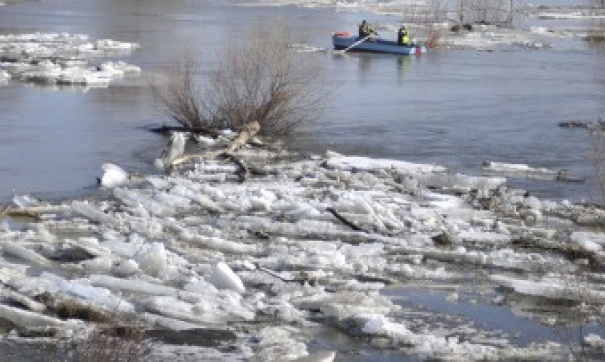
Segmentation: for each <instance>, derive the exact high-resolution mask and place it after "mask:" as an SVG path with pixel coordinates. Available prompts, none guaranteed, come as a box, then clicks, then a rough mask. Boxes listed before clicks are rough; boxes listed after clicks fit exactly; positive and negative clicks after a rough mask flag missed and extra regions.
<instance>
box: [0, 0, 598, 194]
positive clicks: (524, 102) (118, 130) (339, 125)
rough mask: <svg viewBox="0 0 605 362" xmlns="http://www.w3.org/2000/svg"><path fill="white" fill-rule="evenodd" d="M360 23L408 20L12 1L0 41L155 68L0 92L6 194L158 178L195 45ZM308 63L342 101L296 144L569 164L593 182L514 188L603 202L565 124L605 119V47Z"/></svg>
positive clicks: (217, 6)
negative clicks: (132, 174)
mask: <svg viewBox="0 0 605 362" xmlns="http://www.w3.org/2000/svg"><path fill="white" fill-rule="evenodd" d="M544 2H546V3H555V2H552V1H550V2H548V1H544ZM556 3H559V4H560V3H563V4H565V2H561V1H557V2H556ZM361 18H367V19H368V20H369V21H371V22H372V21H374V22H381V23H388V22H389V21H390V22H393V23H396V22H397V19H396V18H387V17H384V16H382V17H381V16H379V15H372V14H366V13H363V12H355V11H337V10H335V9H333V8H297V7H294V6H281V7H276V6H271V7H256V6H233V3H232V2H230V1H194V0H182V1H165V0H146V1H145V2H140V1H135V0H121V1H118V0H112V1H100V0H87V1H79V0H78V1H76V0H44V1H35V2H29V1H27V2H21V3H15V4H11V5H8V6H4V7H0V33H29V32H37V31H39V32H68V33H83V34H88V35H90V36H91V38H94V39H97V38H110V39H115V40H120V41H127V42H136V43H139V44H140V45H141V48H140V49H139V50H136V51H135V52H134V53H132V54H131V55H128V56H124V57H123V60H125V61H127V62H129V63H132V64H136V65H139V66H141V67H142V69H143V73H142V75H141V76H140V77H138V78H136V79H128V80H124V81H121V82H119V83H117V84H115V85H112V86H110V87H109V88H107V89H89V90H83V89H81V88H73V89H62V90H56V89H53V88H43V87H37V86H32V85H25V84H20V83H17V82H11V83H9V84H8V85H5V86H2V87H0V172H1V174H2V181H1V183H0V199H8V198H10V197H11V196H12V195H14V194H16V193H32V194H34V195H38V196H40V197H43V198H60V197H67V196H73V195H79V194H84V193H90V192H94V191H95V190H96V185H95V182H96V177H97V176H99V175H100V173H101V168H100V166H101V164H102V163H104V162H113V163H116V164H119V165H121V166H122V167H124V168H125V169H127V170H129V171H137V172H153V169H152V167H151V165H152V160H153V159H154V158H155V157H157V156H158V155H159V153H160V151H161V148H162V146H163V145H164V143H165V142H166V140H165V139H163V138H162V137H161V136H157V135H155V134H152V133H150V132H148V131H147V129H148V128H149V127H150V126H152V125H158V124H161V123H165V122H168V120H167V119H165V118H164V117H163V116H162V115H160V114H159V113H158V112H157V110H156V109H155V107H154V104H153V97H152V93H151V91H150V87H149V79H150V78H151V75H152V74H156V73H161V72H162V71H164V70H166V67H167V66H169V65H170V64H171V62H173V60H174V54H177V53H178V52H179V51H180V50H182V49H183V48H186V47H188V48H193V49H196V51H198V52H199V54H200V55H201V56H202V57H205V56H208V57H209V58H211V57H210V55H212V54H214V53H215V52H216V51H217V49H220V48H221V47H222V46H224V44H227V43H228V42H229V41H230V40H231V39H233V38H235V37H238V36H242V34H243V32H245V31H246V30H247V29H249V28H250V27H252V26H254V25H255V24H257V23H260V22H269V21H276V20H278V19H286V20H287V22H288V24H289V25H290V26H291V27H292V29H293V31H294V33H295V34H297V35H298V36H300V37H301V38H302V39H304V42H305V43H307V44H309V45H312V46H316V47H320V48H326V49H329V48H330V46H331V44H330V38H329V34H330V32H332V31H342V30H354V28H355V26H356V24H357V23H358V22H359V20H360V19H361ZM309 56H313V57H320V58H321V62H322V64H323V65H325V67H326V70H327V72H326V74H327V75H328V78H327V81H328V82H329V83H330V84H331V85H333V86H334V97H333V98H332V99H331V100H330V102H329V104H328V107H327V109H326V112H325V114H324V115H323V117H322V118H321V119H320V120H318V122H317V123H314V124H312V125H309V126H308V127H307V128H306V129H305V130H304V131H303V132H301V133H300V134H298V135H297V137H296V141H293V144H294V146H295V147H296V148H297V149H300V150H302V151H303V152H311V151H313V152H321V151H323V150H326V149H331V150H334V151H337V152H342V153H347V154H356V155H368V156H375V157H388V158H395V159H404V160H409V161H416V162H427V163H438V164H442V165H444V166H447V167H449V168H450V169H451V170H453V171H456V172H463V173H469V174H480V173H481V162H482V161H484V160H490V161H500V162H511V163H527V164H530V165H532V166H536V167H550V168H555V169H562V168H564V169H568V170H570V172H571V173H572V175H574V176H576V177H579V178H587V179H588V180H589V182H584V183H556V182H554V181H538V182H537V181H532V182H526V181H523V180H513V181H512V184H513V185H514V186H516V185H518V186H520V187H524V188H527V189H529V190H530V191H532V192H535V193H537V194H538V195H540V196H543V197H552V198H570V199H573V200H580V199H584V198H586V199H588V200H594V199H595V198H596V197H598V195H599V194H598V193H597V192H595V185H594V182H592V181H591V177H592V176H593V175H594V165H593V164H594V161H593V160H594V157H592V156H591V149H592V146H591V142H589V138H588V137H587V134H586V132H583V131H579V130H568V129H562V128H559V127H557V124H558V123H559V122H562V121H568V120H572V119H573V120H577V119H579V120H596V119H597V118H598V117H599V116H601V115H603V114H605V61H603V60H604V59H605V49H603V48H599V47H594V46H590V45H589V44H588V43H584V42H581V41H558V43H557V44H556V46H555V47H554V48H552V49H548V50H524V49H521V48H519V49H518V50H508V51H494V52H479V51H474V50H440V51H431V52H429V53H428V54H426V55H423V56H422V57H408V58H405V57H404V58H402V57H394V56H388V55H384V56H383V55H365V54H361V55H357V54H352V53H351V54H349V55H347V56H338V55H334V54H333V53H332V52H330V51H327V52H318V53H313V54H311V55H309Z"/></svg>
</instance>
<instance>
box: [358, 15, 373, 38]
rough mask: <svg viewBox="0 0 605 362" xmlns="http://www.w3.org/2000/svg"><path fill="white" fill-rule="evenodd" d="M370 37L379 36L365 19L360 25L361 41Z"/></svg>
mask: <svg viewBox="0 0 605 362" xmlns="http://www.w3.org/2000/svg"><path fill="white" fill-rule="evenodd" d="M370 35H376V36H378V33H377V32H376V30H374V28H372V27H371V26H370V25H369V24H368V23H367V22H366V21H365V19H364V20H363V21H362V22H361V24H360V25H359V39H363V38H367V37H369V36H370Z"/></svg>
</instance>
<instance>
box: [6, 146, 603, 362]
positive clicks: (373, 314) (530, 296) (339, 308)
mask: <svg viewBox="0 0 605 362" xmlns="http://www.w3.org/2000/svg"><path fill="white" fill-rule="evenodd" d="M176 139H177V138H176V137H173V141H174V140H176ZM171 144H172V143H171ZM217 146H220V144H219V145H212V144H211V143H207V144H205V145H203V146H201V147H202V148H203V149H204V150H205V152H208V157H193V158H184V159H183V160H184V161H183V162H179V163H177V164H176V165H174V166H173V167H171V168H170V169H168V170H165V173H164V174H160V175H148V176H145V177H141V180H140V182H127V183H117V184H112V185H111V186H112V188H111V193H110V194H109V195H107V196H105V197H103V198H102V199H83V200H65V201H64V202H61V203H59V204H50V203H47V202H44V201H41V200H38V199H35V198H31V197H29V196H27V195H19V196H16V197H15V198H14V200H13V201H14V202H13V205H12V207H11V209H9V210H8V211H7V214H6V217H9V216H10V215H15V216H14V217H16V215H19V214H20V213H21V214H27V213H29V214H32V215H35V216H36V217H35V218H34V219H32V220H31V221H28V222H27V223H26V224H25V226H23V227H21V228H18V229H15V228H11V226H10V224H6V225H4V227H3V228H2V229H1V232H0V243H1V244H0V245H1V247H2V249H1V250H2V255H1V256H0V282H1V283H2V284H1V287H0V290H3V292H2V293H1V294H0V306H2V309H1V310H0V318H3V319H7V320H9V321H11V323H13V324H14V325H17V326H21V328H32V326H40V325H53V326H58V327H59V328H60V329H62V330H70V329H72V330H73V329H75V328H79V327H77V326H79V324H77V325H74V324H70V323H66V322H67V321H66V320H64V319H62V318H61V317H60V315H61V313H59V309H58V308H59V307H58V305H60V304H61V303H65V302H66V301H70V302H71V303H76V304H78V305H79V304H82V305H86V306H87V308H92V309H93V310H97V311H101V312H103V313H110V314H116V313H120V314H123V315H128V316H129V317H128V318H134V319H135V320H138V321H139V322H140V323H144V324H146V325H148V326H149V328H155V327H161V328H169V329H179V330H181V329H182V330H188V329H191V328H207V327H209V326H214V327H216V326H221V325H225V323H228V324H229V325H231V326H238V325H239V326H246V327H245V328H244V329H245V332H243V330H242V332H241V333H242V335H241V336H240V338H238V339H237V341H236V342H230V343H235V345H236V346H237V348H238V350H239V351H240V352H241V357H246V358H249V359H253V360H264V359H267V358H268V359H276V358H282V359H283V360H286V359H287V360H296V359H299V360H304V358H307V359H309V358H314V357H313V356H315V357H317V358H320V357H321V358H324V357H325V358H328V359H329V358H334V355H335V356H339V355H340V354H342V355H344V356H347V355H348V354H349V353H351V351H341V350H336V349H335V348H331V347H330V345H329V344H328V345H327V346H326V347H327V348H326V351H324V352H323V353H319V352H315V351H313V350H311V349H310V347H311V345H310V343H311V338H312V337H310V336H309V330H313V329H318V328H319V329H321V328H336V329H337V330H339V331H341V333H344V334H347V335H349V336H350V337H351V338H359V339H360V340H362V341H363V340H368V341H370V343H369V344H368V345H365V347H361V348H379V349H382V348H398V349H401V351H402V353H406V354H410V355H416V356H419V357H421V358H455V359H467V358H471V359H473V358H486V359H500V358H503V359H506V358H508V359H515V358H521V359H523V358H547V357H546V356H550V355H552V353H566V352H565V351H566V348H567V347H566V346H565V345H563V344H561V343H560V342H558V341H548V342H543V343H538V341H536V344H534V345H531V346H525V345H515V342H514V341H513V340H512V339H510V340H506V343H505V344H504V345H505V346H506V347H501V346H503V344H502V338H501V337H498V339H490V338H491V337H485V336H484V337H483V339H481V338H476V339H473V340H463V339H460V338H458V337H456V333H457V329H456V326H452V327H451V329H449V330H446V331H443V330H442V328H443V327H439V325H438V324H432V322H430V321H426V322H423V323H424V324H422V327H421V328H420V329H418V328H412V327H410V326H411V325H412V324H413V323H418V321H415V320H414V319H410V317H409V316H407V315H406V313H404V309H402V306H401V305H399V304H397V303H395V300H392V299H391V298H390V297H388V296H385V295H383V291H385V290H386V288H390V287H392V286H393V285H399V286H400V287H401V288H405V286H406V283H410V282H414V283H421V284H423V285H426V286H429V285H435V286H437V287H438V286H439V285H449V286H455V287H456V288H458V290H459V291H458V292H457V293H456V296H457V297H456V298H453V299H450V302H451V303H457V302H459V301H461V300H464V298H465V296H464V295H465V294H464V293H463V292H462V291H463V290H464V289H465V288H469V287H470V286H473V287H472V288H478V289H484V290H488V291H489V294H490V295H492V296H493V300H498V301H499V302H498V303H499V305H503V306H504V307H506V306H507V302H506V300H508V299H510V300H511V301H512V300H515V298H525V299H524V303H525V304H524V307H523V308H524V310H527V309H530V310H531V309H532V308H534V309H536V310H539V308H540V306H542V305H543V304H544V303H552V304H553V305H557V303H562V302H563V303H571V304H577V305H580V304H590V305H593V306H594V308H593V309H591V310H592V311H593V312H592V313H593V316H594V317H595V318H599V317H601V314H602V313H603V311H601V309H600V308H598V306H599V305H601V304H602V303H603V302H604V301H605V290H603V288H602V287H601V284H602V281H603V280H605V275H603V274H602V272H601V270H602V266H603V265H605V254H604V253H603V244H604V243H605V241H604V240H605V239H604V237H603V234H602V233H601V232H600V231H595V230H593V229H592V227H593V226H595V225H599V224H600V223H601V222H603V220H605V212H604V211H603V210H601V209H599V208H595V207H594V206H587V205H574V204H571V203H570V202H567V201H560V202H557V201H550V200H540V199H538V198H535V197H533V196H530V195H527V193H526V192H525V191H524V190H515V189H509V188H507V185H506V180H505V179H504V178H502V177H479V176H467V175H461V174H456V173H453V172H451V171H450V170H447V169H446V168H444V167H440V166H437V165H421V164H413V163H409V162H404V161H397V160H377V159H370V158H365V157H353V156H345V155H339V154H336V153H333V152H328V153H327V154H326V155H324V156H313V157H310V158H302V157H300V156H298V155H294V154H290V153H288V152H286V151H269V150H265V149H263V148H262V147H260V148H259V147H256V148H254V149H253V148H244V149H242V150H240V151H238V152H237V153H236V157H238V158H239V159H240V161H241V162H243V163H244V164H246V165H248V167H253V168H254V170H255V172H254V174H253V175H251V176H249V177H248V178H246V179H245V180H242V179H241V178H239V177H234V175H235V174H236V173H237V172H238V167H235V166H234V165H232V164H230V163H229V161H228V160H227V161H225V160H220V159H215V158H213V157H212V156H211V155H212V154H213V148H215V147H217ZM176 147H177V148H178V150H177V152H176V153H177V154H179V155H182V153H183V152H184V148H183V147H182V144H181V145H177V146H176ZM208 148H210V149H208ZM179 157H180V156H179ZM498 165H499V166H502V167H504V166H506V167H505V169H506V170H509V169H511V168H512V169H513V170H515V171H516V170H518V169H520V170H522V171H523V172H525V171H527V168H526V167H525V166H519V165H514V164H507V165H505V164H498ZM108 169H109V171H110V172H114V171H115V170H116V169H115V168H113V167H108ZM119 173H120V175H122V176H124V175H123V174H122V173H121V172H119ZM209 176H212V177H209ZM121 179H123V177H122V178H121ZM105 186H109V185H108V184H106V185H105ZM528 215H531V217H530V216H528ZM10 217H13V216H10ZM468 293H471V292H470V291H468ZM471 294H472V293H471ZM48 295H53V296H54V299H53V300H55V301H54V302H48V301H46V302H43V301H44V300H45V298H43V296H48ZM477 297H478V296H477ZM46 298H47V297H46ZM57 298H58V299H57ZM15 303H17V304H18V305H19V306H20V307H15V306H14V304H15ZM508 307H509V308H511V309H512V310H518V309H519V308H520V307H519V306H518V305H516V304H511V305H509V306H508ZM553 308H554V307H553ZM536 313H537V314H538V315H539V312H536ZM548 318H549V319H552V318H555V320H560V321H561V322H560V323H565V321H566V317H565V316H564V315H561V316H558V317H553V316H551V315H549V316H548ZM251 323H252V324H251ZM536 323H537V322H536ZM477 333H479V331H477ZM444 335H445V336H444ZM448 336H449V337H448ZM494 338H495V337H494ZM590 340H591V341H597V340H596V338H594V337H591V338H590ZM570 343H571V342H570ZM593 344H594V345H595V346H597V345H598V343H597V342H594V343H593ZM377 346H380V347H377ZM332 347H336V346H332ZM158 348H159V347H158ZM599 348H600V347H599ZM594 349H598V348H597V347H594ZM156 352H157V351H156ZM333 352H334V353H333ZM199 353H208V352H207V351H206V352H202V350H201V349H200V350H199ZM214 353H216V351H215V352H214ZM316 353H319V354H316ZM224 356H225V358H228V356H229V358H230V357H233V355H227V354H225V355H224ZM285 356H288V357H287V358H285ZM345 358H346V357H345Z"/></svg>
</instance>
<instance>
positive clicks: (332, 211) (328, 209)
mask: <svg viewBox="0 0 605 362" xmlns="http://www.w3.org/2000/svg"><path fill="white" fill-rule="evenodd" d="M326 211H327V212H329V213H330V214H332V215H334V217H335V218H337V219H338V220H340V221H341V222H342V223H343V224H345V225H347V226H348V227H350V228H351V229H353V230H355V231H361V232H364V233H368V234H369V233H371V232H370V231H369V230H367V229H364V228H362V227H361V226H357V225H355V224H354V223H352V222H351V221H349V220H347V219H346V218H345V217H344V216H342V214H340V213H339V212H338V211H336V210H334V208H332V207H327V208H326Z"/></svg>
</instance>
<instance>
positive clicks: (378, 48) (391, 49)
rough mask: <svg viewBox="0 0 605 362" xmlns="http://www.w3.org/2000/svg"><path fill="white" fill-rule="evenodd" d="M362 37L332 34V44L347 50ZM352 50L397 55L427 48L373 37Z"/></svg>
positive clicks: (409, 53) (337, 48)
mask: <svg viewBox="0 0 605 362" xmlns="http://www.w3.org/2000/svg"><path fill="white" fill-rule="evenodd" d="M359 40H360V39H359V38H358V37H356V36H352V35H342V34H339V33H334V34H332V44H333V45H334V49H335V50H345V49H347V48H349V47H350V46H351V45H353V44H355V42H357V41H359ZM348 51H350V52H353V51H355V52H371V53H387V54H397V55H420V54H423V53H426V51H427V49H426V47H425V46H423V45H411V46H407V45H399V44H397V42H395V41H392V40H386V39H373V40H366V41H363V42H361V43H359V44H357V45H355V46H354V47H352V48H350V49H349V50H348Z"/></svg>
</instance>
